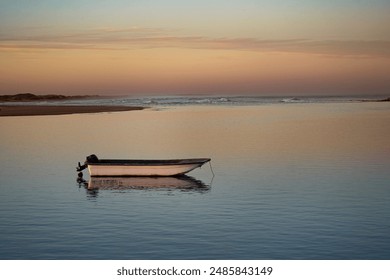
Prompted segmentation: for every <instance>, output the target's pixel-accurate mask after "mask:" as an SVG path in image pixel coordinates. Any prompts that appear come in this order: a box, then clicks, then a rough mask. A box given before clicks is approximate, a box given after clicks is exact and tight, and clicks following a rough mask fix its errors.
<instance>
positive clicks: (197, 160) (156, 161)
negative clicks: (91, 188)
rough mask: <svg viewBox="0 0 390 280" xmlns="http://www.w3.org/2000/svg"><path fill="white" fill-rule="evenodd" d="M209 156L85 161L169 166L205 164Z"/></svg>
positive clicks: (107, 163)
mask: <svg viewBox="0 0 390 280" xmlns="http://www.w3.org/2000/svg"><path fill="white" fill-rule="evenodd" d="M210 160H211V159H210V158H193V159H161V160H160V159H154V160H148V159H99V160H98V161H97V162H87V164H88V165H110V166H169V165H189V164H205V163H206V162H209V161H210Z"/></svg>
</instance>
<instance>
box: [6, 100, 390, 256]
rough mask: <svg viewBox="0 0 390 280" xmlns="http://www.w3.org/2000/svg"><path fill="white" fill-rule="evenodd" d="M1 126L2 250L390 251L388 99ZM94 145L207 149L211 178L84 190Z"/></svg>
mask: <svg viewBox="0 0 390 280" xmlns="http://www.w3.org/2000/svg"><path fill="white" fill-rule="evenodd" d="M0 133H1V138H0V158H1V166H0V241H1V242H0V258H1V259H389V258H390V253H389V252H390V219H389V213H390V203H389V198H390V172H389V168H390V146H389V145H388V139H390V137H389V136H390V107H389V105H388V103H332V104H288V105H282V104H268V105H258V106H185V107H180V106H179V107H170V108H165V109H163V110H158V109H148V110H144V111H131V112H120V113H102V114H79V115H65V116H41V117H39V116H37V117H2V118H0ZM91 153H96V154H97V155H98V156H99V157H102V158H108V157H109V158H181V157H186V158H187V157H211V158H212V167H213V171H214V173H215V177H214V178H213V175H212V173H211V170H210V168H209V166H207V165H206V166H204V167H202V169H198V170H196V171H193V172H191V173H190V174H189V175H190V176H191V177H192V178H194V179H190V178H187V180H184V182H181V181H180V182H175V183H172V182H166V181H164V182H162V181H158V180H157V182H156V181H150V180H149V181H146V182H134V181H131V180H130V181H125V182H121V183H116V182H115V181H111V182H109V183H107V182H106V183H104V184H103V185H102V183H101V182H100V187H99V188H98V189H86V188H85V187H84V186H82V185H81V186H79V185H78V184H77V183H76V172H75V166H76V164H77V162H78V161H83V160H84V158H85V156H86V155H89V154H91ZM84 177H85V178H86V179H87V180H88V179H89V178H88V175H87V174H86V173H85V175H84ZM92 183H95V185H96V182H92ZM98 183H99V182H98ZM98 186H99V185H98Z"/></svg>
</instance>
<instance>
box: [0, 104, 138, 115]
mask: <svg viewBox="0 0 390 280" xmlns="http://www.w3.org/2000/svg"><path fill="white" fill-rule="evenodd" d="M143 109H145V107H136V106H133V107H130V106H69V105H65V106H57V105H55V106H54V105H53V106H42V105H0V117H11V116H47V115H68V114H85V113H104V112H123V111H133V110H143Z"/></svg>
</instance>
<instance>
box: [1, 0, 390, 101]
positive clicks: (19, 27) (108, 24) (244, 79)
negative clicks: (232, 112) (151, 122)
mask: <svg viewBox="0 0 390 280" xmlns="http://www.w3.org/2000/svg"><path fill="white" fill-rule="evenodd" d="M7 2H8V3H7ZM37 2H39V3H40V4H41V5H38V6H31V3H30V4H29V2H28V1H20V2H18V3H19V6H18V7H16V5H17V4H13V3H14V2H12V1H5V3H3V2H2V3H1V4H0V11H1V12H0V26H1V29H0V31H1V32H0V94H15V93H20V92H32V93H37V94H39V93H42V94H50V93H54V94H56V93H57V94H70V95H71V94H101V95H104V94H168V95H169V94H237V95H242V94H258V95H272V94H275V95H276V94H280V95H287V94H291V95H299V94H302V95H303V94H309V95H327V94H341V95H342V94H387V93H390V79H389V74H388V73H390V40H389V37H390V33H386V32H385V31H386V29H388V26H390V20H389V18H388V16H387V15H388V13H387V12H389V11H390V9H389V8H390V4H386V2H385V1H373V3H372V5H370V6H364V5H362V4H353V3H352V2H351V1H346V0H345V1H340V3H339V4H338V5H337V6H332V5H330V4H324V3H325V2H324V3H322V2H320V1H312V2H309V1H302V2H301V3H300V4H299V5H295V6H294V5H293V3H294V1H286V2H285V4H286V5H285V6H283V5H279V4H272V2H270V1H258V2H262V3H263V5H259V3H258V2H256V1H232V2H231V3H230V2H229V3H226V2H224V1H217V0H215V1H208V2H207V1H199V2H197V4H194V3H192V4H189V3H188V4H187V5H185V4H183V3H181V4H180V3H179V2H178V1H167V2H165V4H166V5H164V6H162V5H161V4H159V3H161V2H158V1H147V3H149V4H147V3H143V2H142V3H139V5H138V6H134V5H133V4H129V3H128V2H126V1H110V3H111V4H108V3H103V2H104V1H95V2H93V1H92V2H93V3H95V5H92V2H90V1H85V2H90V4H91V5H92V6H91V7H95V9H92V10H88V12H87V6H86V5H85V6H83V5H81V4H77V3H78V1H70V2H69V3H68V4H69V6H70V7H73V10H72V9H71V8H70V7H69V6H66V5H60V4H57V5H55V4H53V3H52V2H50V4H51V5H44V4H45V3H46V2H47V1H37ZM55 2H56V1H55ZM81 2H82V3H84V4H86V3H85V2H84V1H81ZM206 2H207V3H206ZM47 3H49V2H47ZM47 3H46V4H47ZM224 3H225V4H224ZM287 4H288V5H287ZM104 5H105V6H104ZM169 7H170V8H171V9H169ZM217 7H220V9H217ZM264 7H268V9H269V10H268V11H269V12H267V13H266V12H265V11H264ZM208 8H210V9H211V8H214V10H209V9H208ZM386 9H387V10H386ZM103 11H105V12H106V13H105V14H104V15H105V17H104V18H103V19H102V20H100V21H99V17H101V16H102V13H103ZM303 11H306V13H301V12H303ZM340 11H344V14H341V12H340ZM7 12H8V13H7ZM309 12H310V13H309ZM12 15H13V17H12ZM56 15H57V16H58V17H56ZM2 16H4V17H2ZM22 16H23V17H22ZM201 16H203V18H202V17H201ZM359 16H360V17H361V18H359ZM18 17H20V18H19V20H18ZM66 19H68V21H66ZM100 19H101V18H100ZM108 19H110V20H108ZM362 19H364V21H362ZM326 20H329V21H328V22H326ZM353 24H355V26H354V25H353ZM353 26H354V28H353V29H351V27H353ZM348 27H349V29H348Z"/></svg>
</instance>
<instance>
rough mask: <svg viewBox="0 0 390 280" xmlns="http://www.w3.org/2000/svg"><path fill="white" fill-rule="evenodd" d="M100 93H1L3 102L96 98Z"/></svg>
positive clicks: (0, 97)
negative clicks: (70, 94)
mask: <svg viewBox="0 0 390 280" xmlns="http://www.w3.org/2000/svg"><path fill="white" fill-rule="evenodd" d="M96 97H99V96H98V95H74V96H68V95H58V94H47V95H36V94H32V93H19V94H14V95H0V101H1V102H28V101H46V100H47V101H59V100H68V99H86V98H96Z"/></svg>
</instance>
